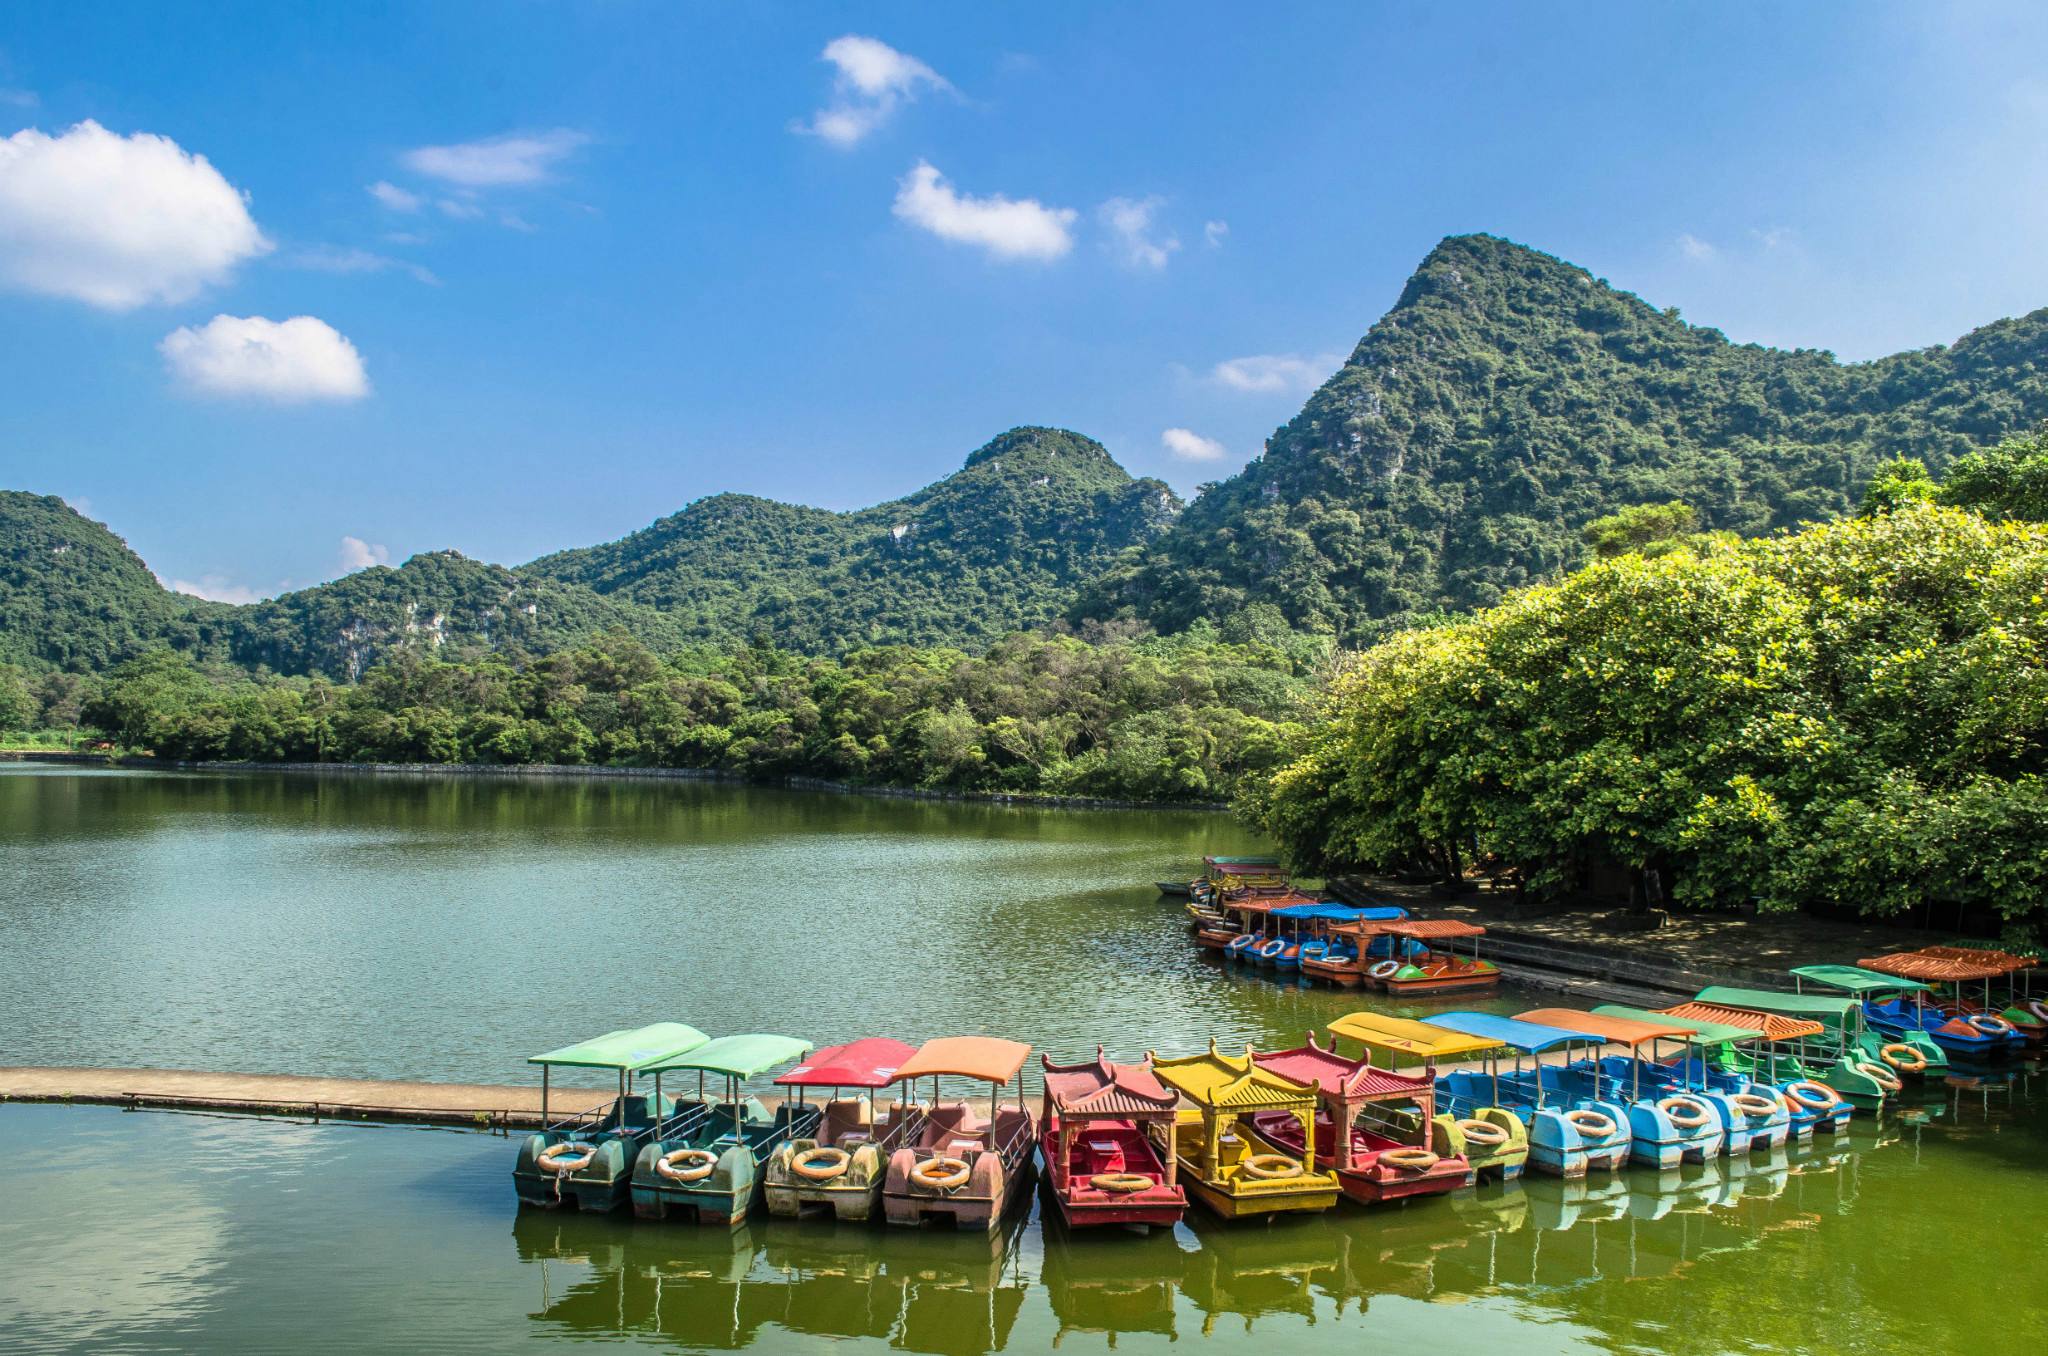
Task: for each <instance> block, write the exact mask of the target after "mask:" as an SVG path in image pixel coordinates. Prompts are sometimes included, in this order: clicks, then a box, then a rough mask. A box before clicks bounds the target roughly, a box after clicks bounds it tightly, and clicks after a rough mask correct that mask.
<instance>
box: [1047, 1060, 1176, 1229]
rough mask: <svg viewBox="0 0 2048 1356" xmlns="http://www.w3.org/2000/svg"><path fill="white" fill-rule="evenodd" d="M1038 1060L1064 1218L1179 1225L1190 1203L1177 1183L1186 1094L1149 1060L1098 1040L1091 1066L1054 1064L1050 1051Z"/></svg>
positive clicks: (1054, 1184)
mask: <svg viewBox="0 0 2048 1356" xmlns="http://www.w3.org/2000/svg"><path fill="white" fill-rule="evenodd" d="M1039 1061H1040V1062H1041V1063H1042V1064H1043V1065H1044V1066H1045V1106H1044V1114H1043V1115H1041V1116H1040V1118H1039V1122H1038V1124H1039V1151H1040V1152H1041V1153H1042V1154H1044V1155H1045V1171H1046V1177H1047V1181H1048V1184H1049V1185H1050V1186H1051V1188H1052V1195H1053V1199H1054V1200H1055V1201H1057V1202H1059V1208H1060V1217H1061V1218H1062V1219H1064V1220H1065V1221H1066V1222H1067V1223H1068V1225H1070V1226H1076V1227H1079V1226H1086V1225H1094V1224H1141V1225H1147V1226H1155V1225H1156V1226H1162V1227H1165V1228H1169V1229H1170V1228H1172V1227H1173V1226H1174V1225H1175V1224H1177V1223H1179V1222H1180V1217H1181V1215H1183V1214H1184V1213H1186V1211H1187V1208H1188V1198H1187V1193H1186V1192H1184V1191H1182V1190H1181V1188H1180V1185H1179V1184H1178V1183H1177V1182H1175V1181H1174V1164H1175V1159H1174V1119H1175V1112H1176V1108H1177V1107H1178V1106H1179V1104H1180V1095H1179V1094H1178V1093H1174V1092H1170V1091H1168V1090H1167V1088H1166V1087H1165V1086H1164V1085H1163V1084H1161V1083H1160V1081H1159V1079H1158V1077H1157V1076H1156V1075H1154V1074H1153V1072H1152V1065H1151V1063H1150V1061H1147V1062H1146V1063H1143V1064H1113V1063H1111V1062H1110V1061H1109V1060H1107V1059H1104V1058H1103V1055H1102V1047H1101V1046H1099V1045H1098V1046H1096V1047H1095V1058H1094V1059H1093V1060H1092V1061H1090V1062H1089V1063H1086V1064H1055V1063H1053V1062H1052V1061H1051V1060H1050V1059H1047V1058H1046V1057H1045V1056H1043V1055H1040V1056H1039ZM1148 1131H1149V1132H1150V1133H1148ZM1154 1134H1156V1135H1157V1136H1158V1137H1159V1139H1160V1141H1161V1143H1160V1144H1157V1145H1155V1144H1154V1142H1153V1139H1152V1135H1154ZM1162 1149H1163V1152H1162Z"/></svg>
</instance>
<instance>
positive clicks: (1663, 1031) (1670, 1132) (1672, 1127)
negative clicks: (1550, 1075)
mask: <svg viewBox="0 0 2048 1356" xmlns="http://www.w3.org/2000/svg"><path fill="white" fill-rule="evenodd" d="M1515 1019H1516V1020H1517V1021H1523V1022H1534V1023H1536V1024H1537V1025H1538V1026H1555V1027H1559V1028H1562V1029H1564V1030H1567V1031H1572V1032H1575V1033H1579V1034H1583V1035H1590V1036H1593V1037H1595V1038H1597V1039H1598V1040H1600V1041H1602V1042H1605V1043H1606V1044H1609V1045H1620V1046H1623V1047H1625V1048H1626V1049H1627V1050H1628V1054H1627V1056H1626V1057H1624V1058H1623V1059H1622V1060H1621V1062H1620V1063H1619V1064H1616V1063H1611V1062H1609V1061H1608V1060H1604V1059H1601V1058H1600V1057H1599V1056H1598V1055H1594V1056H1592V1057H1589V1058H1586V1059H1582V1060H1579V1061H1577V1062H1575V1063H1572V1064H1568V1065H1566V1066H1565V1067H1564V1069H1563V1070H1562V1071H1561V1072H1562V1073H1563V1075H1564V1082H1565V1085H1566V1086H1567V1087H1572V1088H1575V1089H1576V1090H1578V1091H1580V1092H1583V1093H1584V1095H1586V1096H1587V1097H1590V1098H1593V1099H1595V1100H1599V1101H1608V1102H1618V1103H1620V1104H1621V1105H1622V1107H1623V1108H1624V1109H1625V1110H1626V1112H1627V1115H1628V1133H1629V1145H1628V1152H1629V1161H1630V1162H1633V1163H1641V1164H1644V1165H1646V1166H1649V1167H1653V1168H1675V1167H1677V1166H1678V1165H1679V1164H1680V1163H1684V1162H1693V1163H1704V1162H1706V1161H1707V1160H1708V1159H1710V1158H1714V1157H1717V1156H1718V1155H1719V1154H1720V1152H1721V1146H1722V1143H1723V1141H1724V1140H1725V1138H1726V1136H1725V1134H1724V1132H1723V1131H1722V1128H1721V1125H1720V1122H1719V1119H1718V1117H1717V1116H1716V1114H1715V1112H1714V1110H1713V1108H1712V1107H1711V1106H1710V1105H1709V1104H1708V1103H1707V1102H1706V1100H1705V1099H1704V1098H1701V1097H1698V1096H1696V1095H1694V1094H1692V1093H1670V1094H1665V1095H1661V1096H1660V1095H1659V1091H1658V1088H1657V1086H1656V1083H1655V1079H1654V1076H1653V1077H1652V1083H1651V1086H1650V1087H1649V1088H1647V1089H1645V1087H1644V1086H1643V1082H1644V1074H1645V1069H1646V1066H1647V1065H1648V1064H1650V1063H1651V1062H1653V1061H1651V1060H1646V1059H1645V1058H1644V1056H1643V1053H1642V1051H1643V1047H1645V1046H1648V1047H1649V1048H1650V1050H1651V1052H1652V1055H1654V1054H1655V1051H1656V1048H1657V1043H1658V1042H1659V1041H1665V1040H1675V1041H1678V1042H1680V1043H1681V1044H1683V1042H1684V1041H1685V1039H1686V1038H1687V1036H1688V1035H1690V1032H1689V1031H1688V1030H1687V1029H1686V1028H1685V1027H1682V1026H1677V1025H1674V1024H1672V1023H1671V1022H1668V1021H1665V1022H1645V1021H1641V1020H1637V1019H1632V1018H1627V1017H1607V1016H1602V1015H1600V1014H1598V1013H1592V1012H1581V1011H1579V1010H1578V1009H1576V1008H1532V1009H1530V1010H1529V1011H1527V1012H1518V1013H1516V1014H1515ZM1617 1069H1619V1070H1622V1071H1624V1073H1623V1076H1621V1077H1616V1076H1614V1074H1615V1071H1616V1070H1617Z"/></svg>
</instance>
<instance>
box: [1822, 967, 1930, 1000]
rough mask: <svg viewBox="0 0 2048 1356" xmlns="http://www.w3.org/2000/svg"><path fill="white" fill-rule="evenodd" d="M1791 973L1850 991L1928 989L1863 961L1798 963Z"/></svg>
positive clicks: (1892, 991) (1888, 991) (1920, 991)
mask: <svg viewBox="0 0 2048 1356" xmlns="http://www.w3.org/2000/svg"><path fill="white" fill-rule="evenodd" d="M1789 973H1791V974H1795V975H1797V976H1799V977H1800V978H1801V979H1810V980H1812V981H1813V982H1814V983H1816V984H1825V985H1827V986H1828V987H1829V988H1830V989H1842V990H1844V991H1846V992H1848V993H1855V994H1864V993H1925V992H1926V991H1927V986H1926V985H1925V984H1922V983H1920V982H1919V981H1918V980H1914V979H1901V978H1899V977H1898V976H1897V975H1881V974H1879V973H1878V972H1877V971H1875V970H1865V969H1864V968H1863V967H1862V966H1860V965H1798V966H1794V967H1793V968H1792V969H1791V971H1790V972H1789Z"/></svg>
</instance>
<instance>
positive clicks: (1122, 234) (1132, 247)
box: [1098, 197, 1180, 270]
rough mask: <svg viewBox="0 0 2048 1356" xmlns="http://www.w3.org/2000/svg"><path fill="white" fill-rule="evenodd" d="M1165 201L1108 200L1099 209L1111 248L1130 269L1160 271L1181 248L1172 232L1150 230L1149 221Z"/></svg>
mask: <svg viewBox="0 0 2048 1356" xmlns="http://www.w3.org/2000/svg"><path fill="white" fill-rule="evenodd" d="M1165 202H1166V200H1165V199H1164V198H1156V197H1155V198H1111V199H1110V200H1109V201H1108V202H1106V203H1104V204H1102V206H1101V207H1100V208H1099V209H1098V212H1099V215H1100V216H1101V218H1102V224H1103V225H1105V226H1107V227H1108V228H1109V235H1110V248H1111V250H1112V251H1113V252H1114V253H1115V254H1116V256H1117V257H1118V258H1119V259H1121V260H1122V261H1123V262H1124V264H1125V265H1127V266H1128V267H1131V268H1149V269H1155V270H1156V269H1162V268H1165V267H1166V261H1167V259H1168V258H1169V257H1170V256H1171V255H1172V254H1173V252H1174V251H1175V250H1177V249H1179V248H1180V238H1179V237H1178V236H1176V235H1174V234H1173V232H1171V231H1167V232H1164V233H1159V232H1155V231H1154V230H1153V225H1152V218H1153V215H1154V214H1155V213H1157V212H1158V211H1159V209H1160V207H1161V206H1163V205H1164V204H1165Z"/></svg>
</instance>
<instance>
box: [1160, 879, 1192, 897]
mask: <svg viewBox="0 0 2048 1356" xmlns="http://www.w3.org/2000/svg"><path fill="white" fill-rule="evenodd" d="M1152 883H1153V884H1154V885H1156V886H1158V887H1159V893H1160V894H1162V895H1171V896H1172V897H1173V898H1175V899H1186V898H1187V897H1188V896H1190V895H1192V894H1193V893H1194V892H1195V885H1194V882H1193V881H1186V880H1155V881H1153V882H1152Z"/></svg>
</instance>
